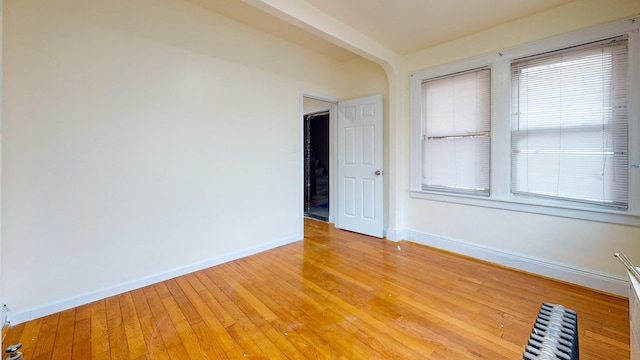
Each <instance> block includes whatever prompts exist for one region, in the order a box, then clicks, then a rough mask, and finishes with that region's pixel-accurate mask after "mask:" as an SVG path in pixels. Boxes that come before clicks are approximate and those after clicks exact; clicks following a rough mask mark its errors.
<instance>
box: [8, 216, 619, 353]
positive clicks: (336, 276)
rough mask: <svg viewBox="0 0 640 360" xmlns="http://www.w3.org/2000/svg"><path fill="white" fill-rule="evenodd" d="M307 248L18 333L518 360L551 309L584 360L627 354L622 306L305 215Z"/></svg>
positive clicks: (42, 338)
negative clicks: (566, 316) (570, 312)
mask: <svg viewBox="0 0 640 360" xmlns="http://www.w3.org/2000/svg"><path fill="white" fill-rule="evenodd" d="M305 234H306V236H305V240H304V241H300V242H297V243H294V244H290V245H286V246H283V247H280V248H277V249H273V250H270V251H266V252H263V253H260V254H258V255H254V256H251V257H248V258H244V259H241V260H237V261H233V262H230V263H226V264H223V265H219V266H216V267H213V268H209V269H206V270H202V271H199V272H196V273H193V274H189V275H185V276H182V277H179V278H176V279H173V280H168V281H165V282H162V283H159V284H156V285H153V286H148V287H145V288H143V289H139V290H135V291H131V292H128V293H125V294H122V295H118V296H114V297H111V298H108V299H105V300H101V301H97V302H95V303H91V304H88V305H84V306H80V307H78V308H75V309H71V310H67V311H63V312H61V313H58V314H54V315H50V316H47V317H44V318H40V319H37V320H33V321H30V322H27V323H23V324H19V325H16V326H14V327H13V328H11V330H9V334H8V336H7V341H5V344H10V343H16V342H22V343H23V344H24V347H23V348H22V352H23V353H24V356H25V359H26V360H37V359H114V360H115V359H117V360H122V359H180V360H184V359H198V360H200V359H245V358H247V359H449V360H452V359H478V358H481V359H491V360H499V359H521V358H522V352H523V348H524V344H525V343H526V341H527V339H528V337H529V334H530V332H531V329H532V325H533V323H534V321H535V318H536V315H537V313H538V310H539V308H540V305H541V303H542V302H551V303H556V304H562V305H564V306H566V307H568V308H571V309H574V310H576V311H577V312H578V318H579V327H580V328H579V336H580V338H579V341H580V355H581V359H583V360H585V359H586V360H597V359H603V360H612V359H628V358H629V346H628V343H629V328H628V326H629V325H628V324H629V318H628V305H627V300H626V299H623V298H618V297H613V296H608V295H604V294H601V293H597V292H593V291H590V290H587V289H584V288H581V287H576V286H572V285H567V284H563V283H559V282H555V281H552V280H548V279H543V278H540V277H536V276H532V275H528V274H524V273H521V272H516V271H512V270H508V269H505V268H501V267H497V266H494V265H491V264H487V263H483V262H480V261H477V260H473V259H469V258H465V257H461V256H457V255H453V254H450V253H446V252H442V251H438V250H435V249H432V248H428V247H425V246H421V245H417V244H412V243H409V242H399V243H394V242H390V241H386V240H380V239H375V238H369V237H366V236H362V235H358V234H353V233H350V232H345V231H339V230H336V229H335V228H334V227H333V226H331V225H327V224H325V223H321V222H317V221H313V220H306V221H305Z"/></svg>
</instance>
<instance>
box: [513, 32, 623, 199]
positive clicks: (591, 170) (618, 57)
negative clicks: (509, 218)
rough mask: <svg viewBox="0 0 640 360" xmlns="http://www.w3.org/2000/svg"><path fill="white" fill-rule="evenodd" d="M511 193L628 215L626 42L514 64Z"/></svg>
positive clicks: (536, 57)
mask: <svg viewBox="0 0 640 360" xmlns="http://www.w3.org/2000/svg"><path fill="white" fill-rule="evenodd" d="M511 70H512V77H511V78H512V92H511V94H512V95H511V97H512V106H513V108H512V111H513V112H512V115H511V120H512V124H511V141H512V143H511V153H512V162H511V168H512V170H511V175H512V181H511V190H512V192H513V194H515V195H516V196H519V197H539V198H550V199H555V200H562V201H569V202H580V203H587V204H595V205H600V206H604V207H611V208H621V209H626V208H627V205H628V204H627V194H628V166H629V162H628V151H627V148H628V131H627V123H628V112H627V86H626V82H627V40H626V39H625V38H616V39H612V40H608V41H604V42H598V43H596V44H589V45H586V46H582V47H578V48H572V49H567V50H563V51H558V52H553V53H550V54H545V55H543V56H534V57H531V58H525V59H520V60H517V61H514V62H513V63H512V65H511Z"/></svg>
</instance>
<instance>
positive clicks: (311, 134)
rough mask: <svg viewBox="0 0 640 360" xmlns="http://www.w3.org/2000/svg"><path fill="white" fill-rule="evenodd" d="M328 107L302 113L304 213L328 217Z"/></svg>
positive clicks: (317, 216)
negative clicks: (303, 114)
mask: <svg viewBox="0 0 640 360" xmlns="http://www.w3.org/2000/svg"><path fill="white" fill-rule="evenodd" d="M329 115H330V111H329V110H323V111H318V112H312V113H310V114H306V115H305V116H304V216H307V217H310V218H314V219H317V220H321V221H329V210H330V201H329V199H330V197H329V190H330V189H329V187H330V185H329V184H330V181H329V179H330V171H331V170H330V168H331V167H330V160H329V136H330V135H329V134H330V132H329V119H330V116H329Z"/></svg>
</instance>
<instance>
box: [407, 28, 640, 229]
mask: <svg viewBox="0 0 640 360" xmlns="http://www.w3.org/2000/svg"><path fill="white" fill-rule="evenodd" d="M638 20H640V18H633V19H628V20H622V21H618V22H615V23H612V24H606V25H603V26H599V27H594V28H590V29H585V30H582V31H578V32H574V33H570V34H566V35H562V36H558V37H555V38H551V39H545V40H541V41H537V42H534V43H530V44H526V45H522V46H518V47H515V48H511V49H505V50H503V51H500V52H495V53H490V54H486V55H482V56H478V57H475V58H470V59H466V60H461V61H457V62H454V63H449V64H444V65H440V66H437V67H433V68H429V69H424V70H420V71H417V72H415V73H413V74H411V102H412V104H411V105H412V107H411V111H412V113H411V125H412V128H411V131H412V143H411V156H412V159H411V191H410V194H411V196H412V197H413V198H419V199H428V200H436V201H446V202H453V203H460V204H468V205H475V206H483V207H492V208H498V209H508V210H514V211H525V212H533V213H540V214H548V215H555V216H563V217H572V218H578V219H588V220H595V221H604V222H612V223H619V224H628V225H634V226H640V191H635V189H637V188H638V186H639V185H640V170H638V169H640V166H639V165H638V164H639V163H640V120H639V119H638V118H639V116H640V82H638V81H637V79H638V77H639V76H640V61H639V59H640V21H638Z"/></svg>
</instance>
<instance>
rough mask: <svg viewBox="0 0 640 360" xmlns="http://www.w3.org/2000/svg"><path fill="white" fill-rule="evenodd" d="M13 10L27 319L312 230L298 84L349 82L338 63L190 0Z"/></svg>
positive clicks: (6, 159)
mask: <svg viewBox="0 0 640 360" xmlns="http://www.w3.org/2000/svg"><path fill="white" fill-rule="evenodd" d="M4 15H5V16H4V22H5V23H4V46H3V51H4V54H5V59H4V66H3V73H4V90H5V96H4V104H3V111H2V116H3V119H4V131H3V146H2V160H3V164H2V166H3V168H2V194H3V199H2V209H3V211H2V264H1V265H2V267H1V268H2V279H1V280H2V289H3V293H4V295H5V300H6V302H7V303H8V304H9V305H10V307H12V309H13V311H14V313H15V314H16V315H15V316H16V318H17V320H27V319H29V318H32V317H37V316H40V315H44V314H46V313H49V312H51V311H56V310H60V309H62V308H64V307H68V306H73V305H77V304H78V303H82V302H84V301H90V300H94V299H97V298H100V297H102V296H106V295H110V294H113V293H117V292H119V291H123V290H126V289H128V288H132V287H136V286H141V285H144V284H146V283H149V282H152V281H157V280H161V279H162V278H164V277H167V276H171V275H175V274H178V273H182V272H184V271H187V270H193V269H195V268H198V267H202V266H205V265H208V264H212V263H215V262H216V261H221V260H224V259H228V258H230V257H234V256H240V255H243V254H246V253H250V252H252V251H258V250H260V249H264V248H267V247H270V246H274V245H275V244H279V243H286V242H289V241H294V240H297V239H300V238H301V236H302V234H301V233H300V229H301V221H302V217H301V216H302V215H301V214H302V209H301V203H302V201H301V199H300V191H299V189H300V183H301V182H302V180H301V174H302V172H301V169H300V156H301V155H300V153H299V149H300V144H299V141H300V138H299V135H300V114H299V111H300V110H299V109H300V104H299V101H300V90H301V89H312V90H314V91H318V92H321V93H326V94H331V95H334V96H337V97H339V96H342V92H343V90H344V87H345V86H344V80H343V77H344V76H343V75H344V74H343V71H344V66H343V65H342V64H340V63H338V62H336V61H334V60H331V59H329V58H325V57H323V56H320V55H318V54H316V53H313V52H310V51H308V50H305V49H303V48H300V47H297V46H295V45H292V44H289V43H286V42H283V41H281V40H279V39H276V38H273V37H270V36H267V35H265V34H263V33H260V32H257V31H256V30H254V29H252V28H250V27H247V26H244V25H240V24H238V23H235V22H233V21H231V20H229V19H227V18H224V17H222V16H219V15H216V14H214V13H212V12H209V11H206V10H204V9H202V8H199V7H197V6H195V5H192V4H189V3H188V2H185V1H180V0H137V1H129V0H110V1H106V0H105V1H85V0H59V1H55V2H48V1H36V0H9V1H6V3H5V13H4ZM274 210H277V211H274Z"/></svg>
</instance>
